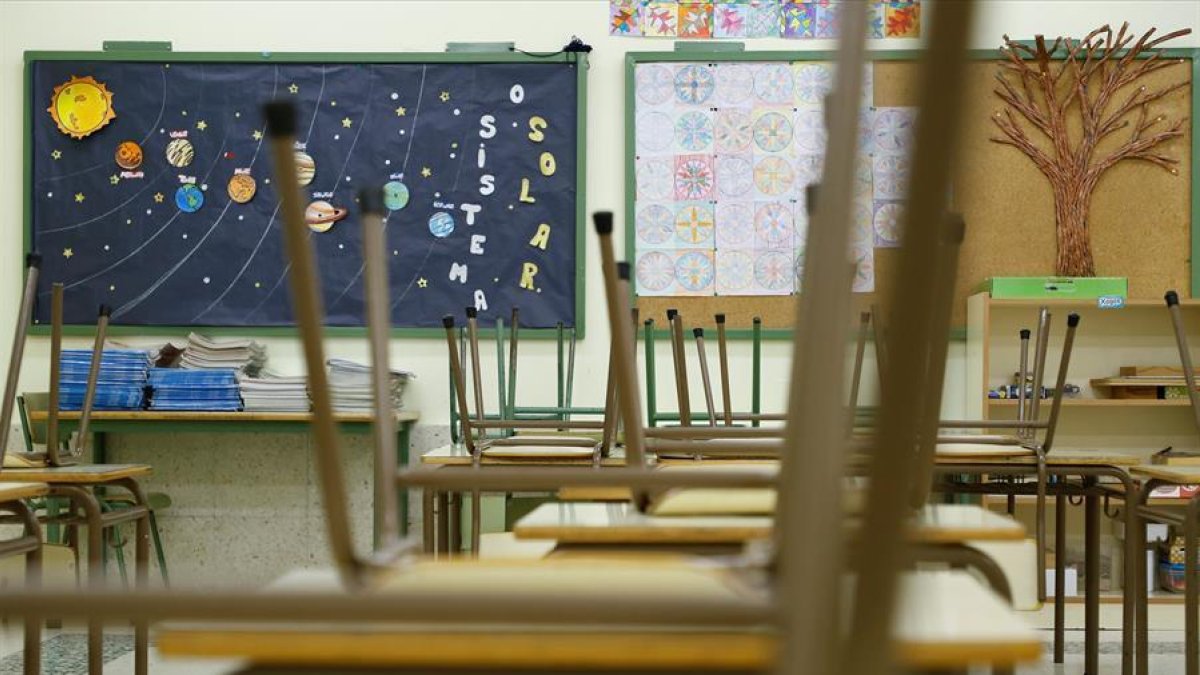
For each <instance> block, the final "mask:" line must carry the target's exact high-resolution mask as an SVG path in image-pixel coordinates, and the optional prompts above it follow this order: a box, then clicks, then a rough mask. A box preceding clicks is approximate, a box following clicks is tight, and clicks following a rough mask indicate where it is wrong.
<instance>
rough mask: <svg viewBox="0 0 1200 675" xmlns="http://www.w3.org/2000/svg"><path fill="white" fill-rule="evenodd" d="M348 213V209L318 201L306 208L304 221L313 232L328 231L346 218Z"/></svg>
mask: <svg viewBox="0 0 1200 675" xmlns="http://www.w3.org/2000/svg"><path fill="white" fill-rule="evenodd" d="M347 213H349V212H348V211H346V209H341V208H338V207H336V206H334V205H333V204H330V203H329V202H322V201H317V202H313V203H311V204H309V205H308V208H306V209H304V222H305V223H306V224H307V225H308V229H310V230H312V231H313V232H328V231H329V228H331V227H333V224H334V223H336V222H337V221H339V220H341V219H342V218H345V217H346V214H347Z"/></svg>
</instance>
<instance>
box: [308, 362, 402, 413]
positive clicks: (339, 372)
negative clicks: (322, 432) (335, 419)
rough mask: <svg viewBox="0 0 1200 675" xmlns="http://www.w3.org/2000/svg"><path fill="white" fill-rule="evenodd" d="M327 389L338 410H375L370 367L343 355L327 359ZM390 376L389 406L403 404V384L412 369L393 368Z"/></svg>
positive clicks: (397, 408)
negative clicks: (390, 403)
mask: <svg viewBox="0 0 1200 675" xmlns="http://www.w3.org/2000/svg"><path fill="white" fill-rule="evenodd" d="M326 364H327V365H328V366H329V393H330V395H331V396H332V397H333V409H334V410H335V411H337V412H347V413H366V412H372V411H373V410H374V403H373V401H374V396H373V395H372V393H371V391H372V387H371V367H370V366H365V365H363V364H361V363H355V362H354V361H347V360H345V359H330V360H329V361H327V362H326ZM390 376H391V378H390V379H391V387H390V388H391V392H392V408H393V409H394V410H400V409H402V408H403V407H404V387H405V385H407V384H408V380H409V378H412V377H415V375H413V374H412V373H409V372H406V371H401V370H393V371H391V372H390Z"/></svg>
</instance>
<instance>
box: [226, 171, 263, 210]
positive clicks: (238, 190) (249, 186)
mask: <svg viewBox="0 0 1200 675" xmlns="http://www.w3.org/2000/svg"><path fill="white" fill-rule="evenodd" d="M226 191H227V192H229V198H230V199H232V200H233V201H235V202H237V203H238V204H245V203H246V202H248V201H250V200H251V199H254V193H255V192H257V191H258V183H257V182H256V181H255V180H254V176H251V175H250V174H248V173H235V174H233V175H232V176H230V177H229V186H228V187H227V188H226Z"/></svg>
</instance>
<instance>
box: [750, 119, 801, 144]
mask: <svg viewBox="0 0 1200 675" xmlns="http://www.w3.org/2000/svg"><path fill="white" fill-rule="evenodd" d="M791 143H792V122H791V120H789V119H788V118H787V116H786V115H783V114H781V113H777V112H769V113H766V114H764V115H762V116H760V117H759V118H758V119H757V120H756V121H755V122H754V144H755V145H757V146H758V147H759V149H760V150H762V151H764V152H779V151H781V150H784V149H786V148H787V147H788V146H789V145H791Z"/></svg>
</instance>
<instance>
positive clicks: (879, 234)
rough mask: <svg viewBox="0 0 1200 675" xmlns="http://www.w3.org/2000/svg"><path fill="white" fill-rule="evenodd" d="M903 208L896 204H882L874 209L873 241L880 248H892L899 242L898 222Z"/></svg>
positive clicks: (902, 213) (902, 214)
mask: <svg viewBox="0 0 1200 675" xmlns="http://www.w3.org/2000/svg"><path fill="white" fill-rule="evenodd" d="M903 216H904V207H903V206H901V205H900V204H899V203H897V202H884V203H883V204H880V205H879V206H877V207H876V208H875V222H874V226H875V241H876V243H877V244H879V245H881V246H894V245H896V244H897V243H899V241H900V226H901V224H900V221H901V218H902V217H903Z"/></svg>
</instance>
